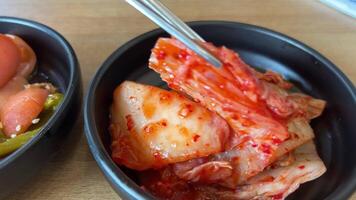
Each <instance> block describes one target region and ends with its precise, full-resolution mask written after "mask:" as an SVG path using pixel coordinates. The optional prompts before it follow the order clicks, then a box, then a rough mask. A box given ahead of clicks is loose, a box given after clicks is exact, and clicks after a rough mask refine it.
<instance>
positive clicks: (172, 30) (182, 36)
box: [126, 0, 222, 67]
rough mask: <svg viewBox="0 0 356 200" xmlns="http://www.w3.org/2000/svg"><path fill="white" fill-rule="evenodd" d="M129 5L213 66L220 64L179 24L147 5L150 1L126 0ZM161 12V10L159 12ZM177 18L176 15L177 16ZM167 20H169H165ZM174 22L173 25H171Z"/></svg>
mask: <svg viewBox="0 0 356 200" xmlns="http://www.w3.org/2000/svg"><path fill="white" fill-rule="evenodd" d="M126 1H127V2H128V3H129V4H130V5H132V6H133V7H134V8H136V9H137V10H139V11H140V12H141V13H143V14H144V15H146V16H147V17H148V18H149V19H151V20H152V21H153V22H155V23H156V24H157V25H158V26H160V27H161V28H162V29H164V30H165V31H167V32H168V33H169V34H171V35H172V36H174V37H176V38H177V39H178V40H180V41H181V42H182V43H183V44H185V45H186V46H187V47H188V48H190V49H191V50H193V51H194V52H195V53H197V54H198V55H200V56H201V57H203V58H204V59H205V60H207V61H208V62H209V63H211V64H212V65H214V66H215V67H220V66H222V64H221V62H220V61H219V59H217V58H216V57H215V56H213V55H212V54H210V53H209V52H208V51H207V50H206V49H204V48H203V47H201V46H200V45H199V44H198V43H197V42H196V41H194V39H192V38H190V37H189V36H187V35H186V33H185V32H184V31H182V30H181V29H180V28H178V27H179V26H178V25H176V24H175V22H172V21H170V19H169V17H168V16H167V17H165V18H164V17H162V14H158V13H157V12H156V11H154V9H152V8H150V7H149V6H150V5H152V4H150V3H147V4H146V3H145V2H147V0H126ZM155 10H157V11H159V7H155ZM159 13H162V12H159ZM177 18H178V17H177ZM167 20H169V21H167ZM172 24H175V25H172Z"/></svg>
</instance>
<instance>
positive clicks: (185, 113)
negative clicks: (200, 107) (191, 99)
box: [178, 104, 194, 118]
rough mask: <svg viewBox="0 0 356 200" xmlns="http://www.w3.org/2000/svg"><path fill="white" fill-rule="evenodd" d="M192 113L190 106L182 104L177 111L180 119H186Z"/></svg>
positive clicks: (192, 108)
mask: <svg viewBox="0 0 356 200" xmlns="http://www.w3.org/2000/svg"><path fill="white" fill-rule="evenodd" d="M193 111H194V107H193V105H192V104H183V105H181V108H180V110H179V111H178V115H179V116H180V117H182V118H185V117H188V116H189V114H190V113H192V112H193Z"/></svg>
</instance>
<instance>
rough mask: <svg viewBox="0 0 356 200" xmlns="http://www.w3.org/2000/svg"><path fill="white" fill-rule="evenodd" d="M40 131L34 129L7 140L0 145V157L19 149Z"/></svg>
mask: <svg viewBox="0 0 356 200" xmlns="http://www.w3.org/2000/svg"><path fill="white" fill-rule="evenodd" d="M39 130H40V129H39V128H38V129H35V130H32V131H28V132H26V133H23V134H21V135H18V136H16V137H14V138H10V139H7V140H6V141H5V142H2V143H0V157H3V156H5V155H7V154H9V153H11V152H13V151H15V150H16V149H18V148H20V147H21V146H22V145H24V144H26V142H28V141H29V140H30V139H31V138H33V137H34V136H35V135H36V134H37V133H38V131H39Z"/></svg>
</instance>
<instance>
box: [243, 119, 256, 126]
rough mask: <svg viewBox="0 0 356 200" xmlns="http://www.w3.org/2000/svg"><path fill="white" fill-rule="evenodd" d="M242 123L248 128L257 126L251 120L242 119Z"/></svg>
mask: <svg viewBox="0 0 356 200" xmlns="http://www.w3.org/2000/svg"><path fill="white" fill-rule="evenodd" d="M241 123H242V125H243V126H246V127H250V126H253V125H255V122H253V121H252V120H249V119H242V120H241Z"/></svg>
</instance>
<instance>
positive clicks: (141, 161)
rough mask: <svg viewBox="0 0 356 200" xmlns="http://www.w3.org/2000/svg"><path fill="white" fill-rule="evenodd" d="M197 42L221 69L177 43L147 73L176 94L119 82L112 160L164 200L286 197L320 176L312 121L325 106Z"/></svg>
mask: <svg viewBox="0 0 356 200" xmlns="http://www.w3.org/2000/svg"><path fill="white" fill-rule="evenodd" d="M203 45H204V46H205V47H206V48H207V49H209V51H210V52H212V53H213V54H214V55H216V56H217V57H218V58H219V59H220V60H221V61H222V63H223V67H221V68H215V67H213V66H212V65H210V64H209V63H207V62H206V61H205V60H203V59H202V58H200V57H199V56H197V55H196V54H195V53H194V52H193V51H191V50H189V49H188V48H186V47H185V46H184V45H183V44H182V43H181V42H179V41H178V40H176V39H170V38H161V39H159V40H158V41H157V43H156V45H155V47H154V48H153V50H152V54H151V58H150V60H149V67H150V68H151V69H153V70H154V71H156V72H158V73H159V74H160V75H161V78H162V79H163V80H164V81H165V82H167V84H168V86H169V87H170V88H171V89H173V90H175V92H174V91H166V90H163V89H160V88H156V87H153V86H147V85H142V84H138V83H134V82H128V81H125V82H124V83H122V84H121V85H120V86H118V88H117V89H116V90H115V92H114V97H113V100H114V102H113V105H112V108H111V117H110V120H111V123H110V133H111V137H112V145H111V148H112V158H113V160H114V161H115V162H116V163H117V164H119V165H123V166H125V167H128V168H131V169H134V170H137V173H138V175H139V177H140V184H141V185H142V187H143V188H144V189H146V190H148V191H149V192H151V193H152V194H154V195H155V196H157V197H159V198H162V199H256V198H257V199H258V198H262V199H284V198H286V197H287V196H288V195H289V194H290V193H292V192H293V191H295V190H296V189H297V188H298V187H299V185H300V184H302V183H304V182H307V181H310V180H313V179H316V178H317V177H319V176H321V175H322V174H323V173H324V172H325V171H326V167H325V165H324V163H323V162H322V160H321V159H320V158H319V156H318V154H317V152H316V149H315V145H314V142H313V138H314V133H313V130H312V128H311V127H310V125H309V122H310V120H312V119H314V118H316V117H318V116H320V115H321V113H322V111H323V110H324V107H325V104H326V102H325V101H323V100H320V99H315V98H313V97H311V96H308V95H305V94H302V93H300V92H297V91H294V89H295V88H294V87H293V84H291V83H289V82H288V81H285V80H284V79H283V78H282V76H281V75H279V74H277V73H275V72H271V71H267V72H264V73H262V72H258V71H256V70H254V69H253V68H251V67H250V66H248V65H247V64H246V63H244V62H243V61H242V60H241V58H240V57H239V56H238V54H237V53H235V52H233V51H232V50H229V49H228V48H226V47H220V48H218V47H215V46H213V45H212V44H210V43H204V44H203Z"/></svg>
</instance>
